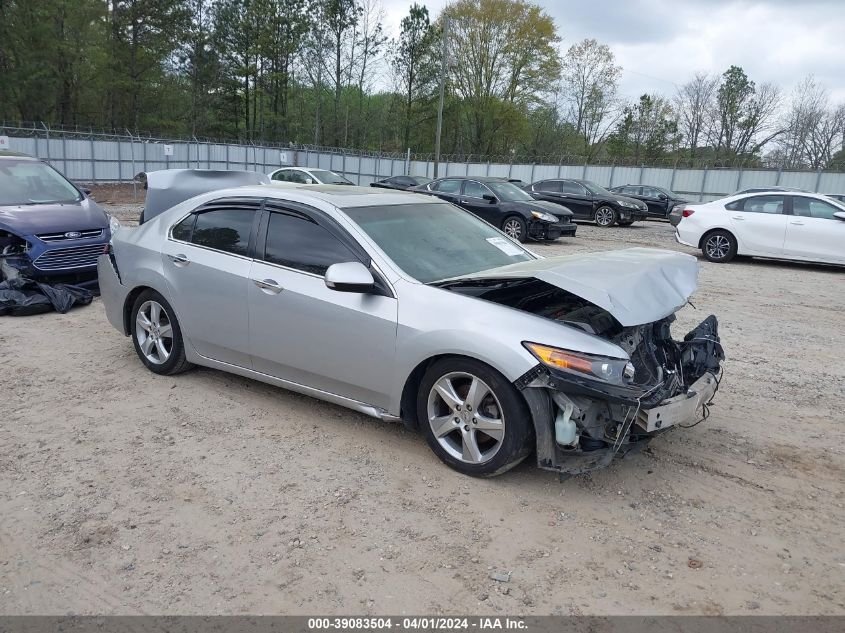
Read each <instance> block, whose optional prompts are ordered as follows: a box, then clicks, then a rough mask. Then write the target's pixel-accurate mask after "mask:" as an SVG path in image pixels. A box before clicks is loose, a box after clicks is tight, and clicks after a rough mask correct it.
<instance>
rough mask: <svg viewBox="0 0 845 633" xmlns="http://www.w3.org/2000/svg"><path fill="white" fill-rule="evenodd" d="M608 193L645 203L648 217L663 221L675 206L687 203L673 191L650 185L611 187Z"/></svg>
mask: <svg viewBox="0 0 845 633" xmlns="http://www.w3.org/2000/svg"><path fill="white" fill-rule="evenodd" d="M608 191H612V192H613V193H621V194H622V195H623V196H627V197H628V198H636V199H637V200H641V201H642V202H645V203H646V205H647V206H648V214H649V216H651V217H653V218H661V219H663V220H665V219H666V218H668V217H669V214H670V213H671V212H672V209H673V208H675V205H678V204H685V203H686V202H687V200H686V199H684V198H682V197H681V196H679V195H678V194H677V193H675V192H673V191H669V190H668V189H664V188H663V187H654V186H652V185H619V186H618V187H611V188H610V189H608Z"/></svg>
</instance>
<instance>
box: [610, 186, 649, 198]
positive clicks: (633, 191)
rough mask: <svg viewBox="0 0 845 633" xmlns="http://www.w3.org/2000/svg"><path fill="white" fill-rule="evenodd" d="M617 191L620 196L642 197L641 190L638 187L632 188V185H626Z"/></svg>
mask: <svg viewBox="0 0 845 633" xmlns="http://www.w3.org/2000/svg"><path fill="white" fill-rule="evenodd" d="M611 191H613V190H612V189H611ZM617 191H619V193H621V194H625V195H628V196H640V195H642V193H641V191H642V190H641V188H640V187H634V186H633V185H626V186H624V187H622V188H620V189H618V190H617Z"/></svg>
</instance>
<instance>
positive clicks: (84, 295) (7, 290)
mask: <svg viewBox="0 0 845 633" xmlns="http://www.w3.org/2000/svg"><path fill="white" fill-rule="evenodd" d="M93 299H94V293H92V292H91V291H90V290H86V289H85V288H81V287H79V286H72V285H69V284H43V283H40V282H37V281H34V280H32V279H26V278H25V277H17V278H15V279H7V280H5V281H2V282H0V316H29V315H31V314H41V313H43V312H52V311H53V310H55V311H56V312H60V313H62V314H64V313H65V312H67V311H68V310H70V309H71V308H72V307H73V306H75V305H88V304H89V303H91V301H92V300H93Z"/></svg>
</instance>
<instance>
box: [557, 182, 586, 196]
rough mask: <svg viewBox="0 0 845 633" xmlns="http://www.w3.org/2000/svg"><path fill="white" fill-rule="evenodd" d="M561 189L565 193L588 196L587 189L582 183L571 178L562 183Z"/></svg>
mask: <svg viewBox="0 0 845 633" xmlns="http://www.w3.org/2000/svg"><path fill="white" fill-rule="evenodd" d="M561 189H562V190H563V193H574V194H577V195H580V196H586V195H587V190H586V189H584V187H582V186H581V185H579V184H578V183H577V182H572V181H571V180H564V181H562V183H561Z"/></svg>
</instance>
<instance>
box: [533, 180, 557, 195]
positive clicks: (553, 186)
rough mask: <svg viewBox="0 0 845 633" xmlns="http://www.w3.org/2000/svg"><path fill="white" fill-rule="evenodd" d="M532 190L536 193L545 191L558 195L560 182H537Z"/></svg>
mask: <svg viewBox="0 0 845 633" xmlns="http://www.w3.org/2000/svg"><path fill="white" fill-rule="evenodd" d="M534 189H535V190H536V191H547V192H549V193H558V192H559V191H560V180H543V181H541V182H538V183H537V184H536V185H535V186H534Z"/></svg>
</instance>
